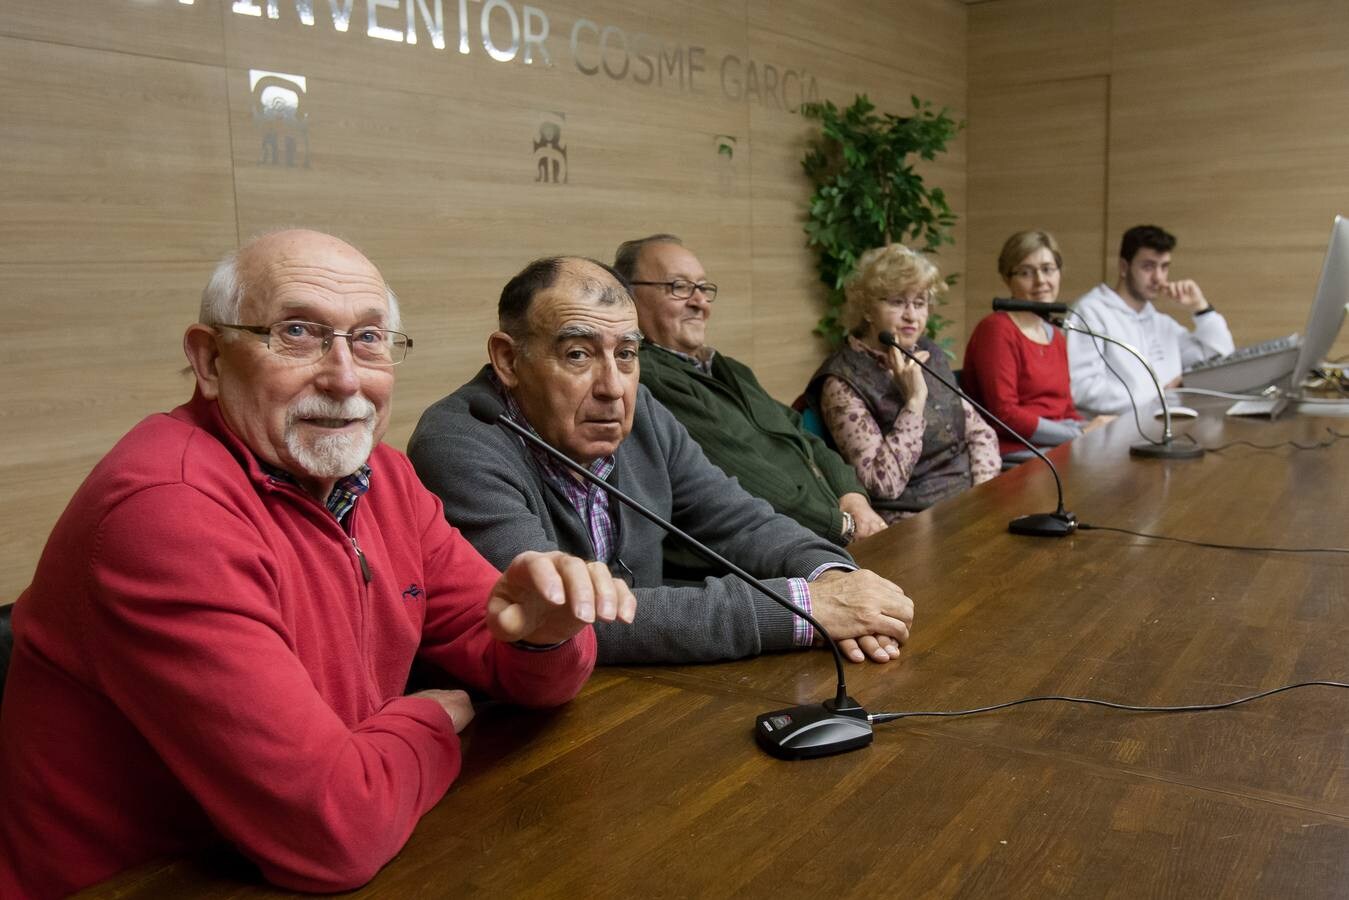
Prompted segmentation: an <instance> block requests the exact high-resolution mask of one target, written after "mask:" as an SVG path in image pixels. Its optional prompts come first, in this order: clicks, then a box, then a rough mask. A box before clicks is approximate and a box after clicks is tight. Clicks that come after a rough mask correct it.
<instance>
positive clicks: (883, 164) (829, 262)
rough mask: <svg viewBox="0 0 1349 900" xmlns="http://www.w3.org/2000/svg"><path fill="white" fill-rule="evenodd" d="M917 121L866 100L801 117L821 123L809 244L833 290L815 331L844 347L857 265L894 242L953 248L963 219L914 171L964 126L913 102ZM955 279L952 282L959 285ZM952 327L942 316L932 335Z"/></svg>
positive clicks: (934, 317) (813, 109) (805, 108)
mask: <svg viewBox="0 0 1349 900" xmlns="http://www.w3.org/2000/svg"><path fill="white" fill-rule="evenodd" d="M911 99H912V101H913V114H912V115H909V116H897V115H894V114H892V113H877V112H876V106H875V104H873V103H872V102H871V101H870V100H869V99H867V96H866V95H865V94H859V95H858V96H857V99H856V100H854V101H853V104H852V105H851V106H849V107H846V108H844V109H839V108H838V107H836V106H835V105H834V104H833V103H832V102H830V101H828V100H826V101H825V102H823V103H808V104H803V105H802V107H801V114H802V115H803V116H805V117H806V118H808V119H814V120H818V121H819V123H820V134H819V137H818V138H817V139H816V140H815V141H813V142H812V144H811V147H810V149H809V151H808V152H807V153H806V157H805V159H803V160H802V162H801V164H802V166H803V167H804V168H805V170H806V174H807V175H808V176H809V177H810V179H811V181H812V182H813V183H814V185H815V193H814V194H813V195H812V196H811V198H810V217H809V220H808V221H807V222H806V234H807V235H808V236H809V240H808V241H807V243H808V244H809V245H810V246H811V247H814V248H815V249H816V250H817V252H818V254H819V270H820V280H821V281H823V282H824V283H825V284H826V285H827V286H828V287H829V297H828V306H827V309H826V312H825V314H824V316H823V317H822V318H821V319H820V322H819V324H818V325H817V326H816V328H815V333H816V334H820V335H823V336H824V337H826V338H827V339H828V340H829V341H830V343H831V344H834V345H837V344H838V343H840V342H841V341H842V340H843V336H844V330H843V325H842V322H841V320H840V313H841V311H842V307H843V302H844V297H843V283H844V282H845V281H846V280H847V278H848V276H849V275H850V274H851V273H852V271H853V267H854V266H855V265H856V264H857V258H858V257H859V256H861V255H862V254H863V253H865V252H866V251H867V250H870V249H871V248H872V247H880V246H883V245H886V244H890V243H894V242H895V241H899V242H904V243H908V244H909V245H910V246H912V247H914V248H916V249H920V250H923V251H924V252H931V251H935V250H937V249H938V248H939V247H941V246H942V245H943V244H951V243H954V241H955V239H954V238H953V237H952V236H951V229H952V227H953V226H954V225H955V222H956V217H955V214H954V213H952V212H951V207H950V205H949V204H948V203H947V202H946V194H945V192H944V191H942V189H941V188H939V187H929V186H928V185H927V183H926V182H924V181H923V176H921V175H919V174H918V173H917V172H916V171H914V166H915V164H916V162H917V160H918V159H923V160H933V159H936V157H937V154H939V153H944V152H945V151H946V145H947V144H948V143H949V142H950V141H951V140H952V139H953V138H954V137H955V135H956V133H957V132H958V131H959V130H960V129H961V128H963V127H964V124H965V123H964V122H957V121H956V120H955V119H953V118H951V116H950V115H949V114H948V111H947V109H946V108H945V107H943V108H942V109H941V110H940V111H934V110H933V108H932V104H931V103H929V102H927V101H924V100H919V99H918V98H917V97H913V98H911ZM955 279H956V276H955V275H953V274H952V275H948V276H947V277H946V283H947V284H948V285H950V284H954V283H955ZM948 322H949V320H948V319H946V318H945V317H943V316H942V315H941V314H940V313H938V312H937V311H936V310H933V312H932V314H931V315H930V316H929V317H928V322H927V330H928V334H929V335H930V336H931V337H933V338H934V339H936V338H938V336H939V334H940V332H941V329H942V328H943V327H944V326H945V325H946V324H948Z"/></svg>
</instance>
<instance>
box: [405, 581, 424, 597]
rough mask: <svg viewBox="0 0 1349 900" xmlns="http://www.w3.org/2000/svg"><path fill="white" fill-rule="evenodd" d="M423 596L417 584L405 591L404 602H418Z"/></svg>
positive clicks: (409, 586) (411, 585)
mask: <svg viewBox="0 0 1349 900" xmlns="http://www.w3.org/2000/svg"><path fill="white" fill-rule="evenodd" d="M421 595H422V589H421V588H420V587H418V586H417V585H415V584H410V585H408V589H407V590H406V591H403V599H404V600H416V599H417V598H418V597H420V596H421Z"/></svg>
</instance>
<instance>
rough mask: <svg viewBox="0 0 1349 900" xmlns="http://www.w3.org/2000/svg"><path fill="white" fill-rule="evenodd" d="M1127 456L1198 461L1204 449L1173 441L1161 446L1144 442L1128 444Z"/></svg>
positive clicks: (1196, 445)
mask: <svg viewBox="0 0 1349 900" xmlns="http://www.w3.org/2000/svg"><path fill="white" fill-rule="evenodd" d="M1129 455H1130V456H1142V457H1146V458H1148V459H1198V458H1199V457H1201V456H1203V455H1204V448H1203V447H1200V446H1199V445H1198V444H1177V443H1174V442H1173V441H1166V442H1164V443H1161V444H1151V443H1148V442H1146V441H1144V442H1143V443H1141V444H1130V445H1129Z"/></svg>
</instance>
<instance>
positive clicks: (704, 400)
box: [641, 343, 866, 542]
mask: <svg viewBox="0 0 1349 900" xmlns="http://www.w3.org/2000/svg"><path fill="white" fill-rule="evenodd" d="M641 362H642V384H644V385H646V387H647V389H648V390H649V391H651V393H652V394H653V395H655V397H656V399H657V400H659V401H660V402H661V403H662V404H663V405H664V406H665V407H666V408H668V409H669V410H670V412H672V413H674V415H675V418H676V419H678V420H679V421H680V423H681V424H682V425H683V426H684V427H685V428H686V429H688V432H689V434H691V435H692V436H693V439H694V440H695V441H697V442H698V443H699V444H700V445H701V446H702V448H703V452H704V453H705V454H707V458H708V459H710V460H711V461H712V462H713V463H715V464H716V465H717V466H719V467H721V469H722V470H723V471H724V472H726V474H727V475H732V476H734V477H735V478H737V479H739V481H740V485H741V487H743V488H744V489H745V490H747V491H749V492H750V493H751V494H753V495H754V496H756V497H762V498H763V499H765V500H767V501H768V502H769V503H770V504H772V506H773V508H774V509H775V510H777V511H778V512H780V513H782V514H783V515H786V516H790V517H791V518H793V519H795V520H796V521H798V522H800V523H801V524H802V525H804V526H805V527H806V528H809V529H810V530H811V531H813V532H815V533H816V534H818V535H820V536H821V537H824V538H828V539H829V540H832V541H834V542H839V541H840V540H841V536H842V534H843V514H842V512H840V510H839V508H838V499H839V497H841V496H843V495H844V494H850V493H854V492H856V493H860V494H865V493H866V488H864V487H863V486H862V483H861V482H860V481H858V479H857V473H856V472H854V471H853V469H852V467H851V466H849V465H848V464H847V463H846V462H844V461H843V457H841V456H839V455H838V454H837V453H835V452H834V451H833V450H830V449H829V448H828V447H827V446H825V443H824V441H822V440H820V439H819V438H818V437H816V436H815V435H813V434H810V433H808V432H806V431H805V429H804V428H802V426H801V416H800V414H798V413H797V412H795V411H794V410H792V409H791V408H790V407H787V406H783V405H782V404H781V403H779V402H778V401H776V400H774V399H773V398H772V397H770V396H769V395H768V392H767V391H765V390H764V389H763V386H762V385H760V384H759V380H758V379H757V378H755V377H754V373H753V372H751V371H750V370H749V368H748V367H746V366H745V365H743V364H741V363H738V362H736V361H735V360H733V359H731V358H730V357H729V356H726V355H725V354H722V353H718V354H717V355H716V356H715V357H714V358H713V361H712V374H711V375H704V374H703V373H702V372H700V371H699V370H698V368H697V367H696V366H694V365H693V364H692V363H691V362H688V361H687V360H684V359H682V358H680V357H679V356H678V355H676V354H674V353H671V352H670V351H669V350H666V349H665V348H663V347H659V346H657V345H655V344H652V343H644V344H642V348H641Z"/></svg>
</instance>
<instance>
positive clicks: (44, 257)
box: [0, 38, 235, 264]
mask: <svg viewBox="0 0 1349 900" xmlns="http://www.w3.org/2000/svg"><path fill="white" fill-rule="evenodd" d="M224 101H225V85H224V77H223V73H222V72H221V71H220V70H219V69H217V68H210V67H207V66H200V65H195V64H191V63H183V62H177V61H171V60H161V59H155V58H151V57H146V56H130V55H127V54H124V53H113V52H107V51H100V50H85V49H81V48H74V47H66V46H61V45H53V44H47V43H40V42H36V41H23V40H17V39H13V38H0V109H3V110H4V123H5V124H4V128H3V130H0V170H3V172H4V176H3V180H0V262H37V261H46V262H49V263H53V264H60V263H64V262H67V261H71V260H99V261H106V260H128V259H137V260H156V259H179V258H183V257H189V258H202V259H210V258H212V257H214V256H218V255H220V254H223V253H225V252H227V251H228V250H230V249H231V247H232V246H233V245H234V242H235V230H234V223H233V217H234V196H233V190H232V185H231V173H230V155H229V131H228V124H227V119H226V117H225V115H224V111H225V110H224Z"/></svg>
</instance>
